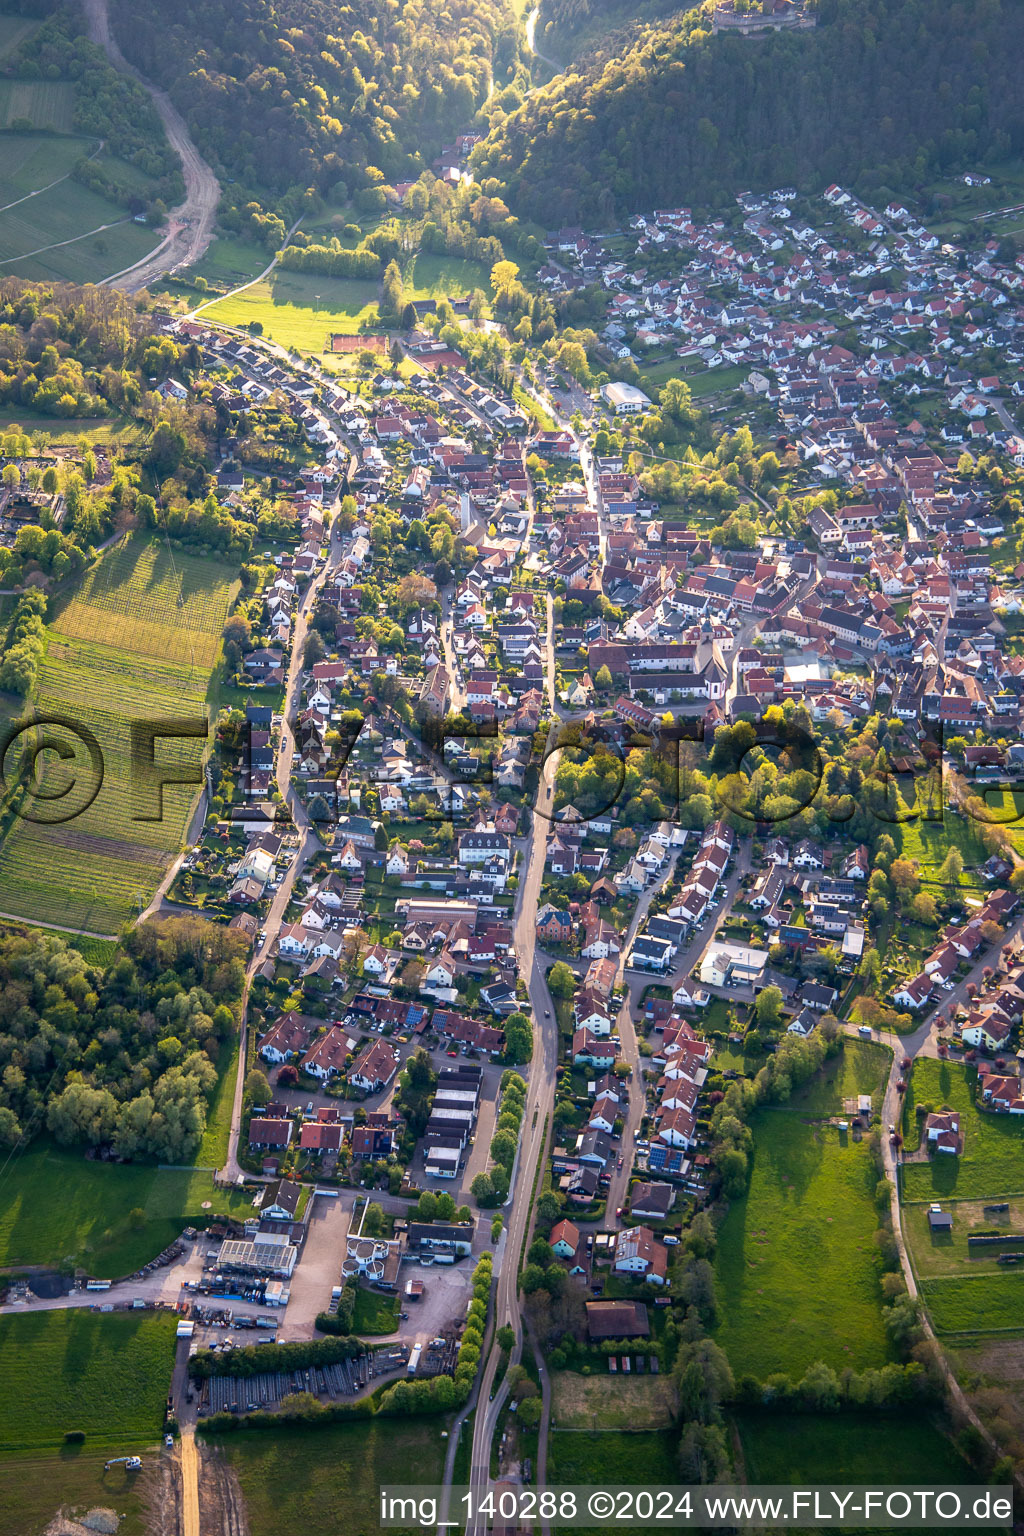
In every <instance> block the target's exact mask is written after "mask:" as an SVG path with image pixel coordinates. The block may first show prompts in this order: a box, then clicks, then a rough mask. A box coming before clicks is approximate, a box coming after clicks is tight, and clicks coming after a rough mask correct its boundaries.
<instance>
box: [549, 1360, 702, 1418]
mask: <svg viewBox="0 0 1024 1536" xmlns="http://www.w3.org/2000/svg"><path fill="white" fill-rule="evenodd" d="M551 1386H552V1390H553V1393H554V1398H553V1402H552V1408H551V1412H552V1416H553V1418H554V1420H555V1422H556V1423H557V1424H558V1425H559V1426H560V1427H561V1428H562V1429H630V1430H637V1429H662V1428H664V1426H665V1425H666V1424H667V1423H668V1422H669V1420H670V1419H671V1418H672V1417H673V1416H674V1412H675V1407H676V1402H675V1389H674V1388H673V1386H672V1383H671V1381H669V1379H668V1378H667V1377H666V1376H612V1375H610V1374H609V1375H607V1376H580V1375H579V1374H578V1373H577V1372H576V1371H556V1372H555V1373H554V1375H553V1376H552V1378H551Z"/></svg>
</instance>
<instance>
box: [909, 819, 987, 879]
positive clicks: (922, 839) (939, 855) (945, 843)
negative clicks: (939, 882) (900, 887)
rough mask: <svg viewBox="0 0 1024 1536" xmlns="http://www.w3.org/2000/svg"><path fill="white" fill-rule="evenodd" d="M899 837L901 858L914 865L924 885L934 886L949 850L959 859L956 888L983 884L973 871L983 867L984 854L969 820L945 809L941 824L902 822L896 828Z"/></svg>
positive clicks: (932, 822)
mask: <svg viewBox="0 0 1024 1536" xmlns="http://www.w3.org/2000/svg"><path fill="white" fill-rule="evenodd" d="M899 834H900V838H901V839H902V849H901V852H902V854H903V857H904V858H906V859H914V860H915V861H916V863H917V865H918V868H919V870H920V873H921V878H922V880H923V881H924V882H925V883H926V884H927V883H928V882H929V881H931V882H933V883H934V882H935V880H936V876H937V875H938V871H939V866H940V865H941V864H942V862H943V860H944V859H945V857H946V854H947V853H948V852H949V850H950V848H953V847H955V848H959V850H960V852H961V854H962V855H963V861H964V872H963V874H962V876H961V877H960V884H961V885H964V886H982V885H983V884H984V881H983V880H982V878H981V876H980V875H979V874H977V870H978V869H979V868H980V867H981V865H982V864H984V862H985V859H986V858H987V854H986V853H985V850H984V848H983V847H982V845H981V840H980V838H979V837H978V835H977V830H976V827H975V823H974V822H973V821H972V820H971V819H970V817H968V816H954V815H952V814H951V813H950V812H949V810H948V809H947V810H946V812H945V814H944V816H943V819H942V820H941V821H923V820H921V819H920V817H918V818H917V819H916V820H914V821H907V822H904V823H903V824H902V826H901V827H900V828H899Z"/></svg>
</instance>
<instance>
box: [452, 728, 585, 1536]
mask: <svg viewBox="0 0 1024 1536" xmlns="http://www.w3.org/2000/svg"><path fill="white" fill-rule="evenodd" d="M553 784H554V759H553V758H550V757H549V758H548V759H547V761H546V762H545V764H544V768H543V771H542V776H541V780H540V783H539V785H538V789H537V800H536V805H537V807H538V808H540V809H543V810H545V811H546V812H547V814H545V815H536V814H535V815H534V816H533V817H532V826H531V830H530V834H529V837H528V838H527V846H526V851H525V854H524V862H525V866H526V871H525V874H524V876H523V879H522V882H521V884H520V887H519V890H518V892H517V898H516V918H515V931H514V944H515V953H516V955H517V956H518V959H519V972H520V975H521V976H523V977H525V978H526V984H527V988H528V990H529V994H530V1002H531V1004H532V1007H533V1013H534V1019H535V1021H536V1027H535V1030H534V1053H533V1062H532V1064H531V1067H530V1073H529V1088H528V1093H527V1100H526V1118H525V1122H524V1127H523V1135H522V1140H521V1142H520V1147H519V1154H518V1157H517V1160H516V1170H515V1180H514V1183H513V1186H512V1194H511V1197H510V1202H511V1203H510V1204H507V1205H506V1215H505V1231H504V1233H503V1234H502V1239H501V1242H500V1244H499V1247H498V1252H497V1255H496V1257H495V1269H496V1275H497V1278H496V1281H495V1286H494V1291H493V1307H492V1330H493V1329H496V1328H501V1327H503V1326H504V1325H505V1324H506V1323H507V1324H511V1326H512V1327H513V1328H514V1329H515V1332H516V1341H515V1344H514V1346H513V1349H512V1352H511V1355H510V1363H511V1364H513V1365H514V1364H517V1363H518V1361H519V1360H520V1358H521V1356H522V1350H523V1337H522V1332H521V1327H520V1324H521V1316H520V1310H519V1274H518V1267H519V1255H520V1252H521V1251H522V1248H523V1244H524V1242H525V1239H526V1237H527V1234H528V1231H529V1228H530V1223H531V1220H532V1216H533V1199H532V1195H533V1178H534V1173H535V1171H536V1168H537V1163H538V1160H539V1158H540V1155H541V1150H542V1147H543V1146H544V1143H545V1141H546V1137H547V1129H548V1124H549V1120H550V1115H551V1111H552V1109H553V1108H554V1101H555V1080H556V1076H557V1071H558V1027H557V1024H556V1022H555V1018H554V1009H553V1006H552V1003H551V995H550V993H549V992H548V987H547V981H546V979H545V974H544V964H545V962H544V959H543V956H541V955H540V954H538V951H537V945H536V939H537V933H536V914H537V900H538V896H539V893H540V885H541V879H542V877H543V873H544V862H545V854H546V849H547V839H548V831H549V828H550V826H551V821H550V811H551V804H552V792H553ZM500 1358H501V1351H500V1350H498V1349H497V1348H492V1349H491V1352H490V1354H489V1355H488V1357H487V1359H486V1362H485V1364H484V1367H483V1370H482V1372H481V1374H480V1376H479V1378H478V1381H479V1386H478V1390H477V1397H476V1403H477V1414H476V1419H475V1421H474V1425H473V1450H472V1457H471V1470H470V1481H471V1483H472V1484H473V1486H474V1487H475V1488H477V1489H478V1490H479V1489H480V1488H482V1487H483V1485H485V1484H486V1482H487V1480H488V1477H489V1473H490V1451H491V1442H492V1440H493V1438H494V1430H495V1426H496V1424H497V1422H498V1415H499V1413H500V1412H501V1410H502V1407H503V1405H504V1402H505V1399H506V1397H507V1395H508V1376H507V1373H506V1376H505V1378H504V1380H503V1381H502V1384H501V1386H500V1387H499V1388H498V1390H497V1391H496V1392H495V1394H494V1398H493V1401H492V1400H491V1396H490V1394H491V1392H492V1390H493V1388H494V1380H495V1376H496V1373H497V1369H498V1365H499V1362H500ZM469 1407H470V1405H469V1404H467V1407H466V1409H465V1410H464V1411H463V1413H462V1414H461V1415H460V1416H459V1420H458V1421H457V1422H458V1425H459V1427H461V1423H462V1420H463V1418H464V1417H465V1415H466V1413H467V1412H468V1411H469ZM456 1443H457V1432H456V1429H455V1427H454V1426H453V1430H452V1436H451V1444H450V1446H449V1456H448V1464H447V1465H446V1468H445V1478H446V1483H448V1484H450V1482H451V1477H452V1472H453V1468H454V1459H455V1445H456ZM477 1529H480V1530H482V1527H481V1526H478V1527H477Z"/></svg>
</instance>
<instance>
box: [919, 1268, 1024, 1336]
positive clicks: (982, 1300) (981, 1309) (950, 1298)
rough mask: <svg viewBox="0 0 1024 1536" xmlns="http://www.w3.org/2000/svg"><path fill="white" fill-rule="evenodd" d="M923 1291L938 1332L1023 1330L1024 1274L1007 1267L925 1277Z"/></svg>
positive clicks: (1016, 1331)
mask: <svg viewBox="0 0 1024 1536" xmlns="http://www.w3.org/2000/svg"><path fill="white" fill-rule="evenodd" d="M921 1289H922V1293H923V1295H924V1299H925V1302H926V1304H927V1307H928V1312H929V1315H930V1317H931V1320H932V1324H933V1326H934V1328H935V1331H936V1333H998V1332H1000V1331H1002V1330H1004V1329H1007V1330H1012V1331H1013V1332H1014V1333H1019V1332H1020V1331H1021V1328H1022V1327H1024V1274H1022V1273H1021V1272H1020V1271H1019V1270H1013V1269H1004V1270H1000V1271H999V1272H998V1273H997V1274H993V1273H992V1272H991V1271H989V1272H988V1273H987V1274H986V1273H982V1274H978V1275H974V1276H945V1277H942V1278H938V1279H932V1280H925V1281H924V1282H923V1284H922V1287H921Z"/></svg>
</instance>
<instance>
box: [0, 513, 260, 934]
mask: <svg viewBox="0 0 1024 1536" xmlns="http://www.w3.org/2000/svg"><path fill="white" fill-rule="evenodd" d="M237 586H238V583H237V581H236V580H235V579H234V577H233V574H232V572H231V571H230V570H229V569H228V567H226V566H223V565H220V564H218V563H217V562H215V561H212V560H205V559H199V558H197V557H195V556H189V555H186V554H184V553H182V552H181V551H177V552H175V553H174V554H173V555H172V553H171V552H170V551H169V550H168V549H167V547H166V545H162V544H161V543H160V542H159V541H158V540H156V539H152V538H150V537H148V536H145V535H135V536H133V537H131V538H128V539H125V540H124V541H122V543H121V544H119V545H117V546H115V547H114V548H113V549H112V550H110V551H109V552H108V553H107V554H106V555H104V556H103V558H102V559H101V561H100V563H99V565H98V566H97V567H96V568H94V569H93V570H92V571H90V572H88V573H87V575H86V577H85V579H84V581H83V582H82V584H81V586H80V587H79V589H78V591H77V592H76V593H75V594H74V595H73V596H72V597H71V598H70V600H69V601H67V602H66V603H65V604H64V605H63V607H62V608H60V609H58V611H57V612H56V613H55V614H54V615H53V617H52V621H51V625H50V628H49V629H48V632H47V651H46V656H45V659H44V662H43V665H42V668H41V669H40V673H39V679H38V683H37V688H36V692H35V695H34V698H33V700H32V705H33V706H34V708H35V710H36V711H37V713H38V714H39V715H41V716H43V717H48V718H52V719H57V720H59V721H63V722H67V725H66V726H65V725H63V724H61V725H56V726H49V727H47V737H48V739H50V740H52V741H53V742H55V743H56V742H61V743H63V744H64V750H65V751H68V750H71V751H72V752H73V754H74V757H73V764H74V766H73V768H72V767H70V766H69V763H70V761H71V760H70V759H69V762H68V763H63V762H56V761H55V760H54V761H52V762H50V763H49V764H48V765H47V767H46V770H45V772H46V777H45V779H44V790H45V792H46V793H47V794H50V795H56V794H58V793H59V792H61V791H62V790H63V791H64V792H65V795H66V799H65V801H64V802H62V813H66V814H67V815H68V819H67V820H65V821H63V822H62V823H59V824H56V825H42V824H39V823H38V822H33V821H29V820H26V819H21V820H17V821H16V822H15V823H14V824H13V826H12V828H11V830H10V832H9V833H8V835H7V837H6V840H5V842H4V844H3V847H2V848H0V911H2V912H7V913H10V914H13V915H15V916H19V917H26V918H37V919H40V920H42V921H44V922H55V923H59V924H60V926H61V927H64V928H68V929H83V930H85V931H87V932H91V933H98V934H102V935H112V934H116V932H117V930H118V928H119V927H120V925H121V923H122V922H123V921H124V920H125V918H126V917H128V916H129V915H130V914H131V912H132V911H133V910H138V907H139V904H140V902H141V904H142V905H145V903H146V902H147V901H148V899H149V897H150V895H151V894H152V892H153V890H154V889H155V887H156V886H157V885H158V884H159V882H160V878H161V876H162V874H163V871H164V870H165V868H166V866H167V864H168V862H169V860H170V858H171V857H172V856H173V855H174V854H175V853H176V852H177V851H178V849H179V848H180V847H181V844H182V842H183V840H184V837H185V833H186V830H187V827H188V823H189V819H190V816H191V811H192V807H193V805H194V803H195V798H196V795H197V792H198V790H197V787H196V786H195V785H180V786H175V785H171V786H167V787H165V788H164V790H163V806H162V811H161V813H160V819H159V820H153V819H146V818H149V817H151V816H154V815H156V813H157V810H158V801H157V799H156V796H155V795H152V794H151V795H149V796H148V797H147V799H146V802H145V803H143V802H142V801H141V800H140V799H139V797H138V793H137V790H135V779H136V776H135V775H134V774H133V772H132V768H131V722H133V721H140V722H154V723H157V722H169V721H174V720H180V719H183V718H192V719H198V718H200V717H202V716H204V715H205V713H206V693H207V687H208V684H209V680H210V673H211V669H212V666H213V662H214V660H215V658H216V654H217V648H218V645H219V643H220V632H221V629H222V627H223V624H224V620H225V618H226V617H227V613H228V609H229V607H230V604H231V601H232V599H233V596H234V593H235V592H236V591H237ZM79 726H80V727H82V728H84V730H86V731H88V732H90V733H91V735H92V738H93V741H94V744H95V745H94V752H93V754H90V752H89V750H88V749H87V746H86V745H84V744H83V741H82V739H81V737H79V736H77V735H76V734H75V732H74V730H73V729H72V727H79ZM95 748H98V751H99V754H100V756H101V759H102V782H101V784H100V787H99V790H98V792H97V793H96V794H95V798H93V799H92V801H91V803H88V802H87V797H88V795H89V794H90V793H91V791H92V788H93V787H94V786H95V784H96V781H97V777H98V775H97V765H96V762H95V761H94V757H95ZM203 748H204V743H203V742H202V741H170V740H158V741H157V742H156V745H155V761H156V764H157V766H159V767H166V768H171V769H174V770H176V771H179V772H186V771H191V772H193V773H194V772H196V771H197V770H198V769H199V767H200V766H201V762H202V756H203ZM48 755H49V754H48ZM69 781H73V788H69ZM133 790H134V791H135V792H133ZM40 809H41V810H42V812H43V813H44V814H49V811H48V809H47V808H46V807H41V808H40ZM72 812H78V814H71V813H72ZM33 813H34V814H36V802H35V801H33Z"/></svg>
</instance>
